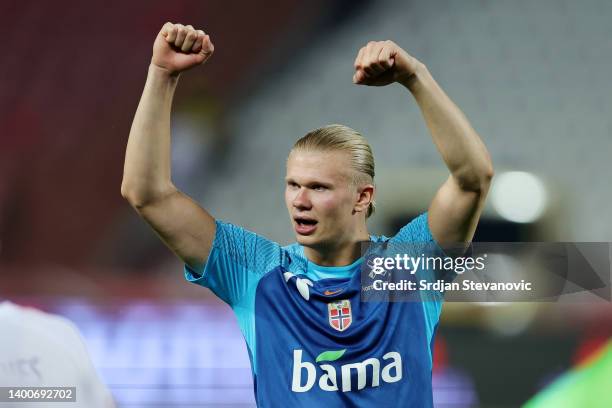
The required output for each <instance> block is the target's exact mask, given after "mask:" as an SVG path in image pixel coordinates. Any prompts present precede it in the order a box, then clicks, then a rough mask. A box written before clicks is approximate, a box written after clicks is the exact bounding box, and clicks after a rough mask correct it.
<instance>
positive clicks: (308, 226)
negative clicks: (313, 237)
mask: <svg viewBox="0 0 612 408" xmlns="http://www.w3.org/2000/svg"><path fill="white" fill-rule="evenodd" d="M293 220H294V221H295V230H296V232H297V233H298V234H301V235H309V234H312V233H313V232H314V231H315V229H316V227H317V220H315V219H312V218H307V217H294V218H293Z"/></svg>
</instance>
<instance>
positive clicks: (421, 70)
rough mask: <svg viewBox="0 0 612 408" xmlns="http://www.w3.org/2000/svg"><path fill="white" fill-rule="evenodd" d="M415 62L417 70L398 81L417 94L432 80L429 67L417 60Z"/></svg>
mask: <svg viewBox="0 0 612 408" xmlns="http://www.w3.org/2000/svg"><path fill="white" fill-rule="evenodd" d="M415 61H416V63H415V69H414V71H413V72H412V74H411V75H408V76H407V77H406V78H402V79H400V80H399V81H398V82H399V83H400V84H402V85H403V86H404V87H405V88H406V89H408V90H409V91H410V92H412V93H414V92H417V91H418V90H419V89H420V88H422V87H423V86H424V85H426V84H427V82H428V81H429V80H430V79H431V74H430V73H429V70H428V69H427V66H426V65H425V64H423V63H422V62H420V61H418V60H416V59H415Z"/></svg>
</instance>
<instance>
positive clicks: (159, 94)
mask: <svg viewBox="0 0 612 408" xmlns="http://www.w3.org/2000/svg"><path fill="white" fill-rule="evenodd" d="M177 82H178V76H171V75H169V74H168V73H167V71H165V70H163V69H161V68H158V67H156V66H154V65H151V66H150V67H149V73H148V76H147V82H146V84H145V87H144V91H143V93H142V97H141V99H140V102H139V104H138V109H137V110H136V115H135V116H134V121H133V122H132V128H131V130H130V136H129V139H128V144H127V149H126V154H125V165H124V169H123V182H122V184H121V194H122V195H123V196H124V197H125V198H126V199H128V201H130V203H131V204H132V205H134V206H142V205H145V204H147V203H149V202H151V201H153V200H155V199H156V198H159V197H160V196H164V195H166V194H169V193H172V192H173V191H174V190H175V188H174V186H173V184H172V182H171V174H170V169H171V160H170V155H171V149H170V113H171V109H172V98H173V96H174V91H175V89H176V85H177Z"/></svg>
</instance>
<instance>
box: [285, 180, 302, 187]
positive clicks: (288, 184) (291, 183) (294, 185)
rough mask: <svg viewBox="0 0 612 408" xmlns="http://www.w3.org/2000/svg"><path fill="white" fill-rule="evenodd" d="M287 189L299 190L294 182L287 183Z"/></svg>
mask: <svg viewBox="0 0 612 408" xmlns="http://www.w3.org/2000/svg"><path fill="white" fill-rule="evenodd" d="M287 187H289V188H299V187H300V186H298V184H297V183H296V182H295V181H288V182H287Z"/></svg>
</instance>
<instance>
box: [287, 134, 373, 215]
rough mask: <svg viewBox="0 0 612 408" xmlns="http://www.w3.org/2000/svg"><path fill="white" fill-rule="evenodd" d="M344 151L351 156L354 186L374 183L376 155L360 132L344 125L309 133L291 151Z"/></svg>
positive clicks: (369, 207) (370, 206)
mask: <svg viewBox="0 0 612 408" xmlns="http://www.w3.org/2000/svg"><path fill="white" fill-rule="evenodd" d="M294 150H303V151H309V150H310V151H313V150H314V151H342V152H346V153H348V154H349V158H350V161H351V167H352V168H353V170H354V177H353V180H352V182H353V184H354V185H356V186H357V185H360V184H364V183H374V174H375V172H374V155H373V154H372V148H371V147H370V144H369V143H368V141H367V140H366V138H365V137H363V136H362V135H361V134H360V133H359V132H357V131H356V130H354V129H351V128H350V127H348V126H344V125H338V124H333V125H328V126H324V127H321V128H318V129H315V130H312V131H310V132H308V133H307V134H306V135H305V136H303V137H302V138H300V139H299V140H298V141H297V142H295V144H294V145H293V148H292V149H291V151H294ZM374 210H375V203H374V201H372V202H371V203H370V205H369V206H368V211H367V213H366V218H367V217H370V216H371V215H372V214H374Z"/></svg>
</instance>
